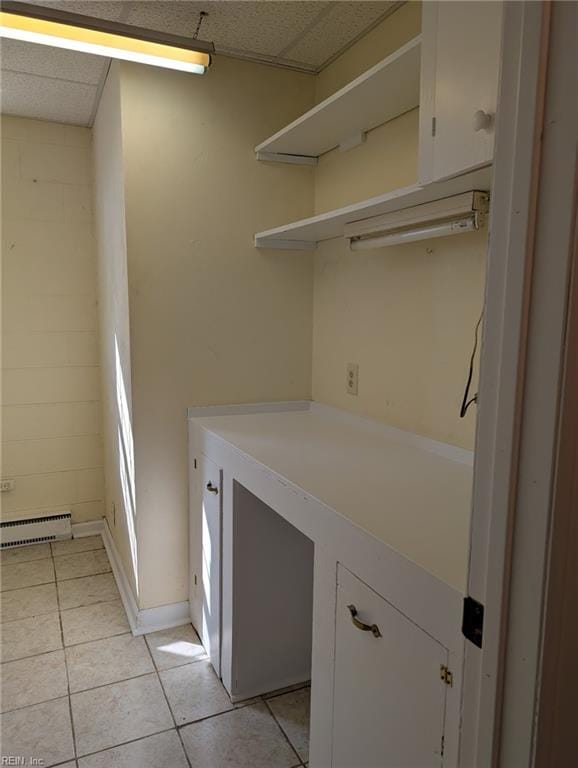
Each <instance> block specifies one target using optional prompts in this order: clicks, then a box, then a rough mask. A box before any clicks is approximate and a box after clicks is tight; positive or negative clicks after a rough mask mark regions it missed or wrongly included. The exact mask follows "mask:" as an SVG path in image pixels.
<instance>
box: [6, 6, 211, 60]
mask: <svg viewBox="0 0 578 768" xmlns="http://www.w3.org/2000/svg"><path fill="white" fill-rule="evenodd" d="M0 37H7V38H12V39H13V40H23V41H25V42H29V43H38V44H40V45H50V46H53V47H55V48H66V49H67V50H71V51H81V52H83V53H92V54H95V55H96V56H106V57H109V58H112V59H122V60H124V61H134V62H137V63H139V64H150V65H153V66H156V67H164V68H166V69H177V70H180V71H182V72H192V73H194V74H198V75H202V74H203V73H204V71H205V70H206V68H207V67H208V66H209V65H210V63H211V53H212V52H213V51H214V46H213V44H212V43H207V42H204V41H201V40H195V39H193V38H187V37H180V36H177V35H169V34H165V33H164V32H156V31H153V30H148V29H140V28H137V27H131V26H130V25H127V24H120V23H117V22H112V21H107V20H104V19H94V18H91V17H89V16H84V15H80V14H75V13H68V12H65V11H57V10H54V9H52V8H45V7H41V6H33V5H29V4H28V3H19V2H3V3H2V9H1V10H0Z"/></svg>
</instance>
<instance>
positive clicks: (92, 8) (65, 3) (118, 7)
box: [34, 0, 146, 21]
mask: <svg viewBox="0 0 578 768" xmlns="http://www.w3.org/2000/svg"><path fill="white" fill-rule="evenodd" d="M144 1H145V2H146V0H144ZM34 5H43V6H45V7H46V8H56V9H57V10H59V11H67V12H68V13H82V14H84V15H85V16H95V17H96V18H98V19H110V20H112V21H119V20H120V19H121V18H122V17H123V16H124V14H125V13H126V9H125V6H126V5H127V3H126V2H124V0H108V2H93V0H34Z"/></svg>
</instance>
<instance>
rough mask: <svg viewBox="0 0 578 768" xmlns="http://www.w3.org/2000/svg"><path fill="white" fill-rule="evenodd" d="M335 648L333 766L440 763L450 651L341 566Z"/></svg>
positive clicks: (400, 767)
mask: <svg viewBox="0 0 578 768" xmlns="http://www.w3.org/2000/svg"><path fill="white" fill-rule="evenodd" d="M350 606H354V607H355V609H356V610H357V616H355V617H352V613H351V611H352V608H350ZM353 618H355V619H357V620H358V621H361V622H364V623H366V624H369V625H373V624H375V625H377V627H378V628H379V633H380V636H379V637H375V636H374V635H373V633H372V632H371V631H363V630H362V629H360V628H358V627H357V626H356V625H355V623H354V621H353ZM335 652H336V657H335V685H334V702H333V761H332V766H333V768H432V766H439V765H441V764H442V759H443V757H442V751H443V747H442V737H443V730H444V717H445V699H446V690H447V687H446V683H444V682H442V680H441V679H440V668H441V666H442V665H447V663H448V662H447V659H448V653H447V651H446V649H445V648H443V647H442V646H441V645H440V644H439V643H437V642H436V641H435V640H434V639H433V638H432V637H430V636H429V635H427V634H426V633H425V632H424V631H423V630H422V629H420V628H419V627H418V626H416V625H415V624H414V623H413V622H411V621H410V620H409V619H407V618H406V617H405V616H404V615H403V614H401V613H399V611H397V610H396V609H395V608H394V607H393V606H392V605H390V604H389V603H388V602H386V601H385V600H384V599H383V598H382V597H380V596H379V595H378V594H377V593H376V592H374V591H373V590H371V589H370V588H369V587H368V586H367V585H366V584H364V583H363V582H362V581H360V580H359V579H358V578H356V577H355V576H353V574H351V573H350V572H349V571H347V570H346V569H345V568H343V567H342V566H339V568H338V577H337V616H336V649H335Z"/></svg>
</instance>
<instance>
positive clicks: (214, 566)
mask: <svg viewBox="0 0 578 768" xmlns="http://www.w3.org/2000/svg"><path fill="white" fill-rule="evenodd" d="M196 462H197V468H196V470H195V472H194V475H193V476H194V477H195V483H194V486H193V487H192V489H191V522H190V527H191V545H190V546H191V567H192V568H194V570H195V572H194V573H193V574H192V580H193V584H192V586H191V596H192V600H191V602H192V603H193V606H192V617H193V621H194V624H195V628H196V630H197V632H198V633H199V635H200V638H201V641H202V643H203V646H204V648H205V650H206V652H207V653H208V654H209V657H210V659H211V663H212V665H213V667H214V668H215V672H216V673H217V674H218V675H220V673H221V516H222V473H221V470H220V469H219V467H217V465H216V464H214V463H213V462H212V461H210V460H209V459H207V458H205V457H202V458H198V459H196Z"/></svg>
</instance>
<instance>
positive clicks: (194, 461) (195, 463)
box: [193, 459, 197, 469]
mask: <svg viewBox="0 0 578 768" xmlns="http://www.w3.org/2000/svg"><path fill="white" fill-rule="evenodd" d="M193 468H194V469H196V468H197V460H196V459H193Z"/></svg>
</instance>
